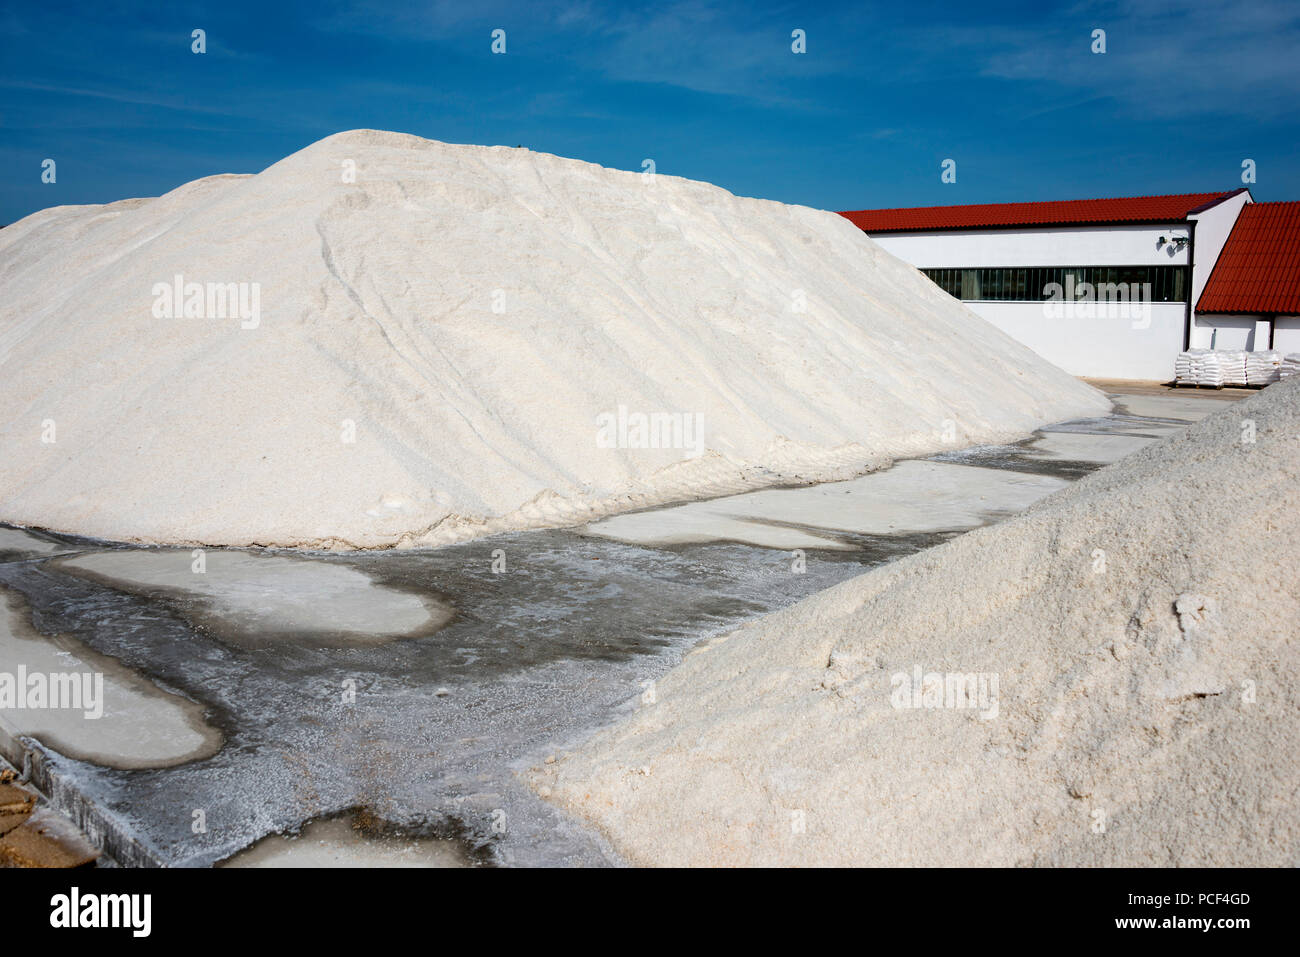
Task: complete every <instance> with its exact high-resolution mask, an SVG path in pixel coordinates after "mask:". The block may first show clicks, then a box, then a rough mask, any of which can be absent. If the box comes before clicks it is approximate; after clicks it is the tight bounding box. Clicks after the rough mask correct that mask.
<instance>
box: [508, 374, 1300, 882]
mask: <svg viewBox="0 0 1300 957" xmlns="http://www.w3.org/2000/svg"><path fill="white" fill-rule="evenodd" d="M1252 430H1253V432H1254V438H1255V441H1254V442H1253V443H1251V442H1245V441H1243V438H1249V437H1250V435H1251V432H1252ZM1098 550H1101V552H1102V553H1104V554H1099V552H1098ZM1099 560H1104V565H1099ZM1099 568H1100V569H1101V570H1098V569H1099ZM1297 568H1300V381H1297V382H1283V383H1281V384H1278V385H1273V386H1270V387H1268V388H1267V389H1266V390H1265V391H1264V392H1263V393H1261V394H1260V395H1257V396H1254V397H1252V398H1250V399H1247V400H1245V401H1243V402H1241V403H1239V404H1235V405H1233V406H1230V407H1227V408H1224V409H1223V410H1222V411H1219V412H1217V413H1216V414H1214V415H1213V416H1211V417H1209V418H1207V419H1205V420H1203V421H1201V422H1199V423H1197V424H1196V425H1193V426H1192V427H1191V428H1190V429H1188V430H1187V431H1186V432H1184V433H1181V434H1179V435H1176V436H1174V437H1172V438H1170V439H1167V440H1165V441H1163V442H1161V443H1159V444H1156V445H1152V446H1149V447H1147V448H1145V449H1142V450H1140V451H1138V452H1136V453H1134V454H1133V455H1132V456H1130V457H1129V458H1126V459H1124V460H1123V461H1121V462H1119V463H1117V464H1115V465H1112V466H1109V467H1107V468H1104V469H1102V470H1101V471H1099V472H1096V473H1094V474H1092V475H1090V476H1088V477H1086V478H1084V479H1082V480H1080V481H1079V482H1078V483H1077V484H1075V485H1073V486H1071V487H1070V488H1067V489H1064V490H1063V491H1060V492H1057V493H1056V494H1054V495H1052V496H1049V497H1048V498H1046V499H1044V500H1042V501H1041V502H1039V503H1037V504H1036V505H1034V506H1032V507H1030V508H1029V509H1028V510H1027V511H1026V512H1025V513H1024V514H1022V515H1021V516H1018V517H1016V518H1012V519H1010V520H1008V521H1006V522H1004V523H1003V524H1000V525H997V526H993V527H988V528H982V529H979V530H976V531H973V532H970V533H969V534H967V535H964V536H961V537H960V538H957V539H954V540H952V541H950V542H947V543H945V544H943V545H941V546H939V547H937V548H933V549H929V550H927V551H924V552H920V553H918V554H915V555H913V556H910V557H908V558H904V559H902V560H900V561H898V562H895V563H893V564H891V565H888V566H885V567H882V568H880V569H877V570H874V571H871V572H869V573H867V574H865V575H862V576H860V577H858V578H855V579H853V580H850V581H848V582H845V583H843V584H841V585H838V586H836V587H834V588H832V589H829V590H827V591H825V592H822V593H821V594H818V595H816V596H814V597H812V598H809V599H807V600H805V601H803V602H800V603H799V604H797V605H794V606H792V607H790V608H788V609H785V610H783V611H780V612H777V613H774V614H772V615H768V616H766V617H764V618H762V619H759V620H758V621H756V622H754V623H753V624H750V625H748V626H745V627H742V628H740V629H739V630H737V631H735V632H732V633H731V634H729V635H728V636H726V637H725V638H723V639H721V640H719V641H716V642H714V643H712V644H710V645H707V646H705V647H702V648H700V649H699V650H697V651H696V652H693V653H692V654H691V655H689V656H688V657H687V658H686V660H685V661H684V662H683V663H682V664H681V665H680V666H679V667H678V668H677V669H675V670H674V671H673V672H671V673H670V674H669V675H668V676H667V677H665V678H664V679H663V680H661V681H660V682H659V683H658V686H657V688H656V696H655V697H656V699H657V700H656V703H654V704H647V705H641V706H640V708H639V710H638V711H637V712H636V713H635V714H633V715H631V716H629V717H628V718H626V719H625V720H622V721H620V722H619V723H617V724H616V725H614V726H612V727H610V728H608V729H606V730H604V731H602V732H601V733H599V734H598V735H597V736H596V737H595V738H593V739H592V740H590V741H589V742H587V743H586V744H584V745H583V746H582V747H581V748H579V749H578V750H577V751H576V752H575V753H574V754H571V755H569V756H567V757H562V758H561V760H560V761H559V762H558V763H556V764H554V765H549V766H545V767H543V768H539V769H536V770H534V771H533V772H531V777H532V781H533V784H534V786H536V787H537V788H539V789H543V788H545V789H549V790H543V792H542V793H544V794H549V795H550V796H551V799H552V800H555V801H557V802H558V803H560V804H561V805H563V806H564V807H567V808H569V809H570V810H572V811H573V812H575V813H576V814H578V815H581V816H582V817H585V818H586V819H588V820H589V821H590V822H592V823H594V824H595V825H597V826H598V827H599V828H600V829H601V830H602V831H603V832H604V833H605V834H606V835H607V836H608V837H609V838H610V839H611V840H612V842H613V844H614V845H615V847H617V848H618V849H619V850H620V851H621V852H622V853H623V854H625V855H626V856H627V857H628V858H629V859H630V860H632V861H636V862H640V863H648V864H675V865H676V864H714V865H719V864H738V865H775V864H804V865H814V864H823V865H841V864H844V865H847V864H876V865H964V864H970V865H1023V864H1040V865H1198V866H1203V865H1231V866H1244V865H1286V866H1294V865H1296V864H1297V863H1300V805H1297V802H1296V795H1297V793H1300V759H1298V758H1297V755H1298V754H1300V689H1298V688H1297V683H1296V675H1297V674H1298V673H1300V655H1297V648H1298V647H1300V645H1298V643H1297V634H1298V633H1300V597H1298V596H1297V592H1298V591H1300V589H1298V588H1297V574H1296V571H1297ZM916 666H920V667H921V668H922V669H923V670H924V672H935V673H941V674H943V673H948V672H964V673H978V672H985V673H996V674H998V676H999V694H998V714H997V716H996V717H994V718H991V719H987V720H985V719H981V718H980V716H979V713H978V712H976V711H974V710H969V709H952V710H949V709H926V708H917V709H911V708H904V709H896V708H894V707H893V706H892V705H891V694H892V693H893V691H894V686H893V684H892V680H891V679H892V677H893V676H894V675H895V674H897V673H909V674H910V673H911V672H912V671H913V668H914V667H916ZM1252 693H1253V695H1254V701H1253V703H1251V702H1250V701H1248V700H1247V699H1248V698H1249V697H1250V696H1251V694H1252ZM797 812H801V814H802V818H800V817H799V816H798V814H797ZM800 820H802V823H803V828H804V830H803V832H802V833H799V832H798V828H797V827H796V826H795V825H796V824H797V822H799V821H800Z"/></svg>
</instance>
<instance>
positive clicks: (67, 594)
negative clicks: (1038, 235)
mask: <svg viewBox="0 0 1300 957" xmlns="http://www.w3.org/2000/svg"><path fill="white" fill-rule="evenodd" d="M1187 424H1188V423H1187V422H1186V421H1179V420H1175V419H1172V418H1140V417H1135V416H1123V415H1120V416H1112V417H1109V418H1105V419H1096V420H1087V421H1081V422H1075V423H1065V424H1063V425H1061V426H1058V427H1054V429H1053V430H1045V431H1044V433H1039V434H1038V435H1036V436H1035V437H1033V438H1031V439H1028V440H1026V441H1025V442H1023V443H1018V444H1015V445H1007V446H996V447H984V448H979V449H969V450H963V451H961V452H953V453H945V454H942V455H939V456H934V457H933V458H934V459H935V460H937V461H944V462H956V463H962V464H973V465H979V466H982V467H985V468H998V469H1005V470H1008V471H1009V472H1024V473H1034V474H1038V475H1052V476H1059V477H1062V478H1067V479H1073V478H1077V477H1078V476H1079V475H1082V474H1085V473H1086V472H1088V471H1092V470H1093V469H1095V468H1098V467H1099V466H1100V465H1101V464H1102V462H1101V461H1090V460H1087V459H1084V458H1075V459H1063V458H1060V457H1059V456H1053V455H1052V454H1050V453H1047V452H1044V451H1042V450H1041V449H1039V448H1036V446H1035V443H1036V442H1037V443H1039V444H1040V445H1041V444H1042V441H1043V439H1044V438H1045V437H1046V436H1049V435H1050V434H1051V432H1052V431H1057V432H1068V433H1070V434H1074V435H1088V434H1095V435H1098V436H1103V437H1104V436H1114V435H1128V436H1134V437H1137V436H1141V437H1143V438H1147V439H1149V440H1150V441H1154V440H1156V439H1157V438H1160V437H1163V435H1166V434H1170V433H1171V432H1172V431H1176V430H1177V429H1179V428H1182V427H1185V426H1186V425H1187ZM1103 444H1104V443H1103ZM1111 454H1113V450H1111V451H1110V452H1105V453H1104V454H1103V453H1101V452H1099V453H1098V454H1097V455H1095V456H1093V458H1097V459H1100V460H1106V458H1107V456H1108V455H1111ZM768 520H770V521H777V519H771V518H769V519H768ZM795 524H797V523H795ZM963 530H964V529H948V530H941V531H928V532H925V533H921V534H912V535H862V534H841V535H839V537H838V539H837V544H838V545H839V547H838V548H836V549H824V550H808V551H807V552H806V554H805V555H804V556H803V559H802V561H803V563H804V564H803V570H802V571H800V570H799V569H800V562H799V559H798V558H796V556H795V555H793V554H792V553H791V552H789V551H785V550H779V549H773V548H763V547H758V546H754V545H746V544H739V543H735V542H726V541H718V542H697V543H693V544H680V545H671V546H663V547H645V546H641V545H634V544H628V543H625V542H618V541H611V540H606V539H602V538H597V537H592V536H588V535H583V534H580V533H579V532H577V531H569V530H548V531H538V532H524V533H517V534H510V535H501V536H496V537H493V538H489V539H481V540H478V541H474V542H469V543H464V544H460V545H454V546H449V547H445V548H439V549H435V550H431V551H414V550H413V551H387V552H375V553H350V554H306V553H302V552H293V553H288V552H281V553H276V552H269V553H267V552H263V553H261V554H272V555H274V554H282V555H285V556H286V557H290V556H291V557H292V558H293V559H295V560H298V561H302V562H310V563H319V565H320V566H321V567H322V569H324V570H328V571H330V572H331V573H332V572H333V570H335V569H337V568H340V567H341V568H347V569H351V570H354V571H356V572H360V573H362V574H364V575H366V576H368V577H369V579H370V580H371V581H372V582H373V583H374V584H375V586H377V587H383V588H392V589H397V590H400V591H402V592H404V593H406V594H415V595H422V596H425V597H427V598H428V600H429V601H430V602H431V603H432V602H436V603H438V605H439V606H440V607H446V608H448V609H450V618H449V620H447V621H446V622H445V623H443V624H442V625H441V627H440V628H438V629H437V630H434V631H432V632H430V633H422V634H417V635H414V636H412V637H403V638H398V639H396V640H391V641H388V642H386V643H383V644H373V643H361V644H352V645H349V644H346V643H343V644H341V643H339V642H337V641H332V642H331V641H327V640H325V638H324V637H323V635H324V634H325V632H326V631H327V630H328V629H322V628H320V627H315V628H306V629H302V630H300V631H298V632H295V633H293V634H288V635H286V636H285V637H286V638H288V639H290V640H284V641H262V642H255V641H254V642H250V641H244V640H240V638H241V636H239V635H237V634H232V633H231V632H230V630H229V629H230V628H231V627H235V628H238V627H245V628H253V627H255V624H248V623H244V624H242V625H241V624H239V623H236V624H235V625H230V624H229V623H227V625H226V626H224V627H213V626H212V623H211V616H212V614H213V608H214V605H213V601H212V594H211V592H212V587H213V586H212V585H211V583H205V589H206V593H205V594H199V593H198V592H196V593H195V594H193V595H190V596H188V597H187V594H186V592H185V590H184V589H178V588H174V587H173V588H170V589H169V590H168V592H167V594H165V595H158V594H146V593H139V590H138V589H136V590H135V591H134V592H133V590H131V589H130V588H126V587H123V586H122V585H121V583H120V582H119V583H116V584H115V583H113V581H112V579H111V578H110V577H105V576H104V575H103V574H102V572H103V568H104V567H105V566H103V565H102V563H101V565H100V572H101V574H99V575H97V576H96V577H95V578H87V577H85V576H80V575H74V574H70V573H69V570H68V569H66V568H62V567H60V566H61V563H63V562H66V561H67V559H66V558H61V557H58V556H60V555H67V554H73V553H88V552H92V551H94V552H104V551H110V552H111V551H120V552H122V553H124V554H125V553H131V552H133V553H139V552H141V551H147V552H149V553H151V554H155V555H161V556H168V555H170V556H173V557H174V560H175V561H176V562H178V563H184V564H185V565H186V566H188V565H189V564H190V562H191V561H192V550H191V549H145V550H142V549H132V548H129V547H126V546H114V545H111V544H110V543H102V542H89V541H84V540H78V539H75V538H70V537H67V536H56V535H50V534H43V535H40V536H38V537H39V539H40V541H41V542H43V543H46V544H53V545H55V546H56V547H55V548H54V549H45V548H43V547H33V548H24V547H23V546H22V543H21V540H20V539H19V537H18V536H21V535H22V534H24V533H22V532H18V533H17V535H15V534H13V533H12V530H11V533H10V534H7V535H6V536H5V538H4V544H5V546H6V549H7V550H6V551H5V552H4V553H3V554H0V588H3V589H9V590H12V591H13V592H17V593H19V594H21V595H22V596H23V598H24V599H25V605H26V607H27V608H28V609H29V610H30V615H31V627H32V629H34V631H36V632H39V633H41V634H44V635H56V634H63V635H70V636H75V638H76V640H78V641H79V642H81V643H82V644H83V645H84V646H86V647H88V648H90V649H93V650H94V651H95V652H97V653H98V654H101V655H107V656H110V657H111V658H113V659H116V661H118V662H120V664H121V665H122V666H123V667H124V668H127V669H131V670H133V671H134V672H136V673H138V674H139V675H141V676H144V677H147V678H148V679H149V680H150V681H152V682H153V683H154V684H155V685H157V686H158V687H159V688H160V689H162V690H163V691H165V692H170V693H173V694H179V695H182V696H184V697H186V698H188V699H190V700H191V701H194V702H197V703H198V704H200V705H201V706H202V709H203V713H204V719H205V720H206V722H207V723H208V724H210V725H212V726H213V727H215V728H217V729H218V730H219V731H220V732H221V734H222V736H223V738H224V746H223V747H222V748H221V750H220V751H218V752H217V753H216V754H214V755H212V756H211V757H209V758H206V759H203V760H198V761H193V762H190V763H186V764H182V765H179V766H175V767H167V768H148V769H137V770H123V769H120V768H113V767H109V766H106V763H99V762H97V761H96V760H94V758H93V755H92V756H89V759H87V760H80V761H77V760H73V759H72V758H70V757H67V756H66V755H59V754H57V753H49V752H48V749H45V751H46V753H44V754H43V755H42V764H43V766H47V767H48V768H51V769H52V771H53V774H54V775H55V776H56V777H57V778H58V779H59V780H60V781H62V782H64V784H63V785H61V787H72V788H75V790H76V791H77V792H78V795H79V800H81V801H83V803H85V804H86V805H88V806H92V807H94V808H95V809H96V812H97V813H102V815H106V816H107V817H108V818H111V820H112V821H113V822H114V824H113V827H116V828H118V829H120V830H122V831H123V832H125V833H127V834H129V836H130V838H131V839H132V847H133V848H136V849H137V850H138V852H139V858H138V859H139V860H146V859H147V860H149V861H152V862H155V863H159V864H165V865H179V866H206V865H211V864H214V863H216V862H219V861H222V860H224V859H226V858H229V857H230V856H231V855H233V854H235V853H236V852H238V851H240V850H241V849H243V848H246V847H248V846H250V845H252V844H254V843H255V842H256V841H258V840H259V839H261V838H264V837H266V836H267V835H269V834H273V833H283V832H295V831H297V830H299V829H301V828H304V827H309V826H310V825H311V822H313V821H322V820H329V819H335V818H337V817H338V816H339V815H342V814H345V813H360V814H364V815H365V817H366V819H368V820H376V821H381V822H383V823H384V825H385V826H386V827H390V828H396V829H399V831H400V832H401V833H403V834H416V835H422V836H425V837H429V838H436V839H441V840H450V841H454V842H455V843H456V844H457V846H458V848H459V851H458V853H459V854H461V855H462V856H463V857H464V859H465V860H467V861H469V862H471V863H496V864H506V865H521V866H529V865H575V864H582V865H601V864H617V863H618V860H617V858H616V857H615V855H613V853H612V852H611V851H610V850H609V849H608V847H606V846H605V845H604V843H603V841H602V840H601V839H600V837H599V836H598V835H596V834H594V833H592V832H590V831H588V830H587V829H585V828H583V827H582V826H580V825H578V824H577V823H576V822H574V821H572V820H570V819H568V818H567V817H565V816H563V815H562V814H561V813H560V812H558V811H557V810H556V809H554V808H552V807H551V806H550V805H548V804H546V803H544V802H542V801H541V800H539V799H538V798H537V797H536V796H535V795H533V794H532V793H531V792H530V791H529V790H528V789H527V788H526V787H525V786H524V785H523V783H522V782H521V780H520V779H519V777H517V775H516V772H518V771H520V770H523V769H526V768H528V767H531V766H534V765H536V764H540V763H541V762H543V761H544V760H545V759H546V758H547V756H548V755H551V754H556V753H559V752H561V751H563V750H564V749H565V748H566V747H568V746H572V745H574V744H577V743H578V742H579V741H581V740H583V739H584V738H585V737H587V736H588V735H589V734H590V733H591V732H592V731H593V730H594V729H595V728H597V727H600V726H602V725H604V724H606V723H608V722H609V721H610V720H612V719H613V718H614V717H616V716H617V715H618V714H619V713H620V712H621V711H623V710H625V709H630V708H631V707H632V702H633V701H634V700H635V699H636V698H637V697H638V696H639V695H641V694H642V693H643V691H644V690H645V688H646V687H647V683H648V682H652V681H654V680H655V679H657V678H658V677H660V676H661V675H662V674H663V673H664V672H666V671H667V670H668V669H669V668H671V667H672V666H673V665H675V664H676V663H677V662H678V661H679V660H680V659H681V657H682V655H683V654H684V653H685V652H686V651H688V650H689V649H690V648H691V647H692V646H693V645H695V644H696V643H697V642H698V641H700V640H701V639H704V638H707V637H709V636H711V635H715V634H718V633H720V632H723V631H726V630H730V629H731V628H733V627H734V626H736V625H737V624H739V623H740V622H742V621H745V620H747V619H750V618H753V617H755V616H757V615H760V614H763V613H765V612H768V611H772V610H775V609H777V608H780V607H783V606H786V605H789V604H791V603H793V602H795V601H798V600H799V599H801V598H804V597H806V596H808V595H810V594H813V593H815V592H818V591H821V590H822V589H825V588H827V587H830V586H831V585H834V584H837V583H838V582H841V581H843V580H845V579H847V578H849V577H852V576H854V575H857V574H859V573H861V572H862V571H864V570H865V569H867V568H869V567H872V566H874V565H877V564H880V563H882V562H886V561H890V560H893V559H894V558H897V557H900V556H902V555H905V554H909V553H911V552H915V551H917V550H920V549H922V548H927V547H930V546H932V545H934V544H937V543H939V542H941V541H943V540H945V539H946V538H950V537H952V536H953V535H955V534H960V533H961V531H963ZM816 532H817V534H818V535H825V534H827V530H826V529H824V528H818V529H816ZM209 551H211V552H215V551H219V550H209ZM164 560H166V559H165V558H164ZM494 568H495V570H494ZM135 853H136V851H134V850H133V851H132V854H133V855H134V854H135ZM345 857H346V855H344V856H343V857H340V858H339V859H344V858H345ZM133 859H134V858H133Z"/></svg>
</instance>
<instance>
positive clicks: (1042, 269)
mask: <svg viewBox="0 0 1300 957" xmlns="http://www.w3.org/2000/svg"><path fill="white" fill-rule="evenodd" d="M840 215H841V216H844V217H845V218H846V219H848V220H849V221H850V222H851V223H853V224H854V225H855V226H857V227H858V228H859V229H861V230H863V232H865V233H866V234H867V235H868V236H869V237H870V238H871V239H872V240H874V241H875V242H876V243H877V244H878V245H879V246H881V247H882V248H883V249H885V250H886V251H887V252H889V253H892V254H893V255H895V256H897V257H899V258H900V259H903V260H904V261H906V262H909V263H911V264H912V265H914V266H917V267H918V268H920V269H921V270H922V271H923V272H924V273H925V274H926V275H927V276H928V277H929V278H930V279H932V280H933V281H934V282H935V283H936V284H937V285H938V286H939V288H940V289H941V290H943V291H944V292H947V293H948V294H950V295H952V296H955V297H957V298H959V299H961V300H963V301H964V302H966V304H967V305H968V306H969V307H970V308H971V309H972V310H973V311H974V312H976V313H977V314H979V315H980V316H982V317H983V318H985V319H987V320H988V321H989V322H991V323H992V324H993V325H995V326H997V327H998V328H1000V329H1002V330H1003V331H1004V332H1006V333H1008V334H1009V335H1011V336H1012V337H1014V338H1016V339H1019V340H1020V341H1021V342H1023V343H1024V344H1025V345H1027V346H1029V347H1030V348H1031V349H1033V350H1034V351H1035V352H1037V353H1039V354H1040V355H1042V356H1043V357H1044V358H1046V359H1048V360H1050V361H1052V362H1054V363H1056V364H1057V365H1059V366H1061V367H1062V368H1064V369H1066V370H1067V371H1069V372H1072V373H1074V374H1075V375H1082V376H1095V377H1099V378H1118V379H1149V380H1157V381H1167V380H1169V379H1170V378H1172V374H1173V366H1174V359H1175V357H1176V356H1177V354H1178V353H1179V352H1180V351H1182V350H1184V349H1187V348H1209V347H1214V348H1220V349H1252V348H1258V349H1263V348H1269V344H1270V343H1272V344H1273V345H1274V346H1276V347H1277V348H1279V349H1286V350H1288V351H1300V324H1297V323H1296V321H1295V319H1294V317H1295V315H1296V312H1297V308H1296V307H1297V304H1298V297H1300V204H1296V203H1254V201H1253V197H1252V196H1251V195H1250V192H1249V190H1247V189H1246V188H1244V187H1242V188H1238V189H1233V190H1226V191H1209V192H1200V193H1179V194H1174V195H1166V196H1125V197H1113V198H1106V199H1072V200H1054V201H1049V202H1027V203H980V204H972V205H960V206H922V207H912V208H904V209H865V210H854V211H850V212H843V213H841V214H840Z"/></svg>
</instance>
